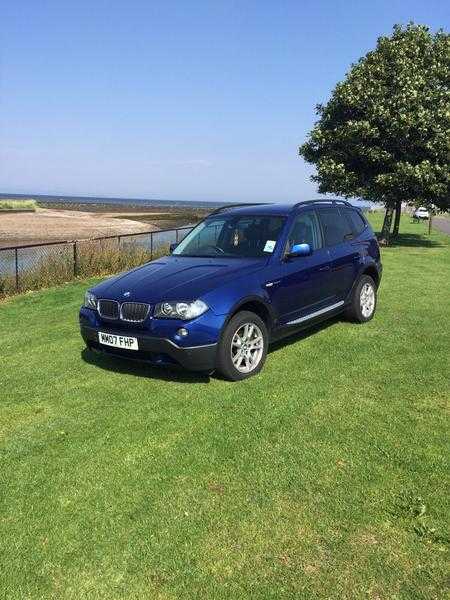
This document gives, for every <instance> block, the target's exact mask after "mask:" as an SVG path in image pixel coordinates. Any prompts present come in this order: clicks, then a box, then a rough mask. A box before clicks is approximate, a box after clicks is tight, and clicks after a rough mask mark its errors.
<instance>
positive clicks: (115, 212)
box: [0, 202, 211, 249]
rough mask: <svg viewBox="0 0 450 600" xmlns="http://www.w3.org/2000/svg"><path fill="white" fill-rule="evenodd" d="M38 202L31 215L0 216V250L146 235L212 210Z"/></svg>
mask: <svg viewBox="0 0 450 600" xmlns="http://www.w3.org/2000/svg"><path fill="white" fill-rule="evenodd" d="M55 204H56V203H53V202H51V203H50V202H49V203H44V202H38V209H37V210H36V211H35V212H33V213H23V212H22V213H18V212H14V213H12V212H11V213H7V212H3V213H1V214H0V249H1V248H6V247H10V246H22V245H29V244H43V243H45V242H58V241H61V242H63V241H66V240H71V241H73V240H78V239H80V240H82V239H90V238H96V237H104V236H110V235H111V236H116V235H125V234H133V233H147V232H150V231H158V230H162V229H175V228H177V227H183V226H186V225H191V224H194V223H196V222H198V221H199V220H201V219H202V218H204V217H205V216H206V215H207V214H208V213H209V212H211V209H195V210H193V209H190V208H189V209H187V210H186V209H185V207H155V206H148V207H145V208H144V207H142V206H140V207H137V206H132V205H130V206H128V205H124V204H122V205H111V204H102V205H99V204H95V205H93V204H87V205H86V204H82V203H78V204H76V205H73V204H71V205H70V207H69V206H68V204H69V203H65V202H64V203H60V204H59V205H57V206H55Z"/></svg>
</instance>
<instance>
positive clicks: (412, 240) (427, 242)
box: [388, 233, 445, 248]
mask: <svg viewBox="0 0 450 600" xmlns="http://www.w3.org/2000/svg"><path fill="white" fill-rule="evenodd" d="M444 245H445V244H443V243H442V242H440V241H439V240H432V239H430V238H429V237H426V236H424V235H423V234H420V233H399V234H398V236H397V237H395V238H394V237H393V238H391V241H390V244H389V246H388V247H389V248H395V247H397V246H398V247H401V248H439V247H441V248H442V247H443V246H444Z"/></svg>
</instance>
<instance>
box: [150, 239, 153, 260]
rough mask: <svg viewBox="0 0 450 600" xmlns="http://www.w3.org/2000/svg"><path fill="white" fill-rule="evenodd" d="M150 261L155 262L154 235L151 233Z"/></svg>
mask: <svg viewBox="0 0 450 600" xmlns="http://www.w3.org/2000/svg"><path fill="white" fill-rule="evenodd" d="M150 260H153V233H150Z"/></svg>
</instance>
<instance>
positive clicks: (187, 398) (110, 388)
mask: <svg viewBox="0 0 450 600" xmlns="http://www.w3.org/2000/svg"><path fill="white" fill-rule="evenodd" d="M374 218H375V219H378V218H379V217H377V216H375V217H374ZM402 228H403V229H404V230H405V234H404V235H403V236H402V238H401V240H400V242H399V245H398V246H396V247H392V248H390V249H387V250H384V251H383V260H384V276H383V281H382V285H381V289H380V294H379V305H378V312H377V314H376V316H375V318H374V320H373V321H371V322H370V323H369V324H367V325H359V326H358V325H354V324H350V323H347V322H345V321H341V320H336V321H334V322H333V323H331V324H328V325H326V326H323V327H321V328H319V329H316V330H314V331H311V332H309V333H306V334H302V335H299V336H297V337H295V338H293V339H291V340H288V341H287V342H286V343H285V344H280V345H277V346H276V347H275V348H274V349H273V350H272V352H271V353H270V355H269V357H268V359H267V363H266V366H265V368H264V370H263V372H262V373H261V374H260V375H259V376H257V377H255V378H251V379H249V380H247V381H244V382H242V383H237V384H236V383H229V382H226V381H223V380H220V379H217V378H214V377H212V378H210V379H207V378H206V377H203V378H202V377H198V376H195V375H190V374H188V373H184V372H178V373H177V372H167V371H160V370H154V369H151V368H149V367H147V366H136V365H134V364H129V363H124V362H120V361H119V360H117V359H108V358H106V357H101V356H99V357H97V356H90V355H89V354H85V353H83V344H82V341H81V339H80V337H79V335H78V325H77V309H78V306H79V304H80V302H81V299H82V296H83V292H84V289H85V288H86V287H87V283H86V282H84V283H74V284H68V285H66V286H63V287H60V288H54V289H51V290H46V291H43V292H32V293H28V294H25V295H23V296H19V297H16V298H13V299H10V300H8V301H6V302H4V303H2V304H0V348H1V363H0V382H1V388H0V389H1V399H0V598H1V599H2V600H3V599H8V600H9V599H14V600H19V599H25V598H26V599H37V598H39V599H47V598H55V599H58V600H60V599H69V598H70V599H76V600H79V599H81V598H82V599H86V598H87V599H91V598H92V599H93V598H102V599H108V600H110V599H116V598H127V599H144V598H145V599H150V600H153V599H165V600H173V599H183V600H185V599H192V598H194V599H206V598H207V599H209V598H212V599H225V598H226V599H239V598H248V599H252V600H254V599H261V600H262V599H264V600H266V599H277V600H278V599H284V598H304V599H314V598H324V599H325V598H336V599H345V598H347V599H352V600H353V599H359V598H363V599H367V598H368V599H372V600H375V599H378V600H385V599H417V600H419V599H431V598H433V599H435V598H443V597H444V596H445V594H446V589H447V588H446V586H447V585H448V542H449V531H448V515H449V501H448V467H449V464H448V457H449V449H450V448H449V443H448V442H449V436H448V433H449V429H448V424H449V423H448V418H447V415H448V413H447V412H446V409H448V400H449V397H450V381H449V348H450V332H449V299H450V294H449V292H450V287H449V282H450V247H449V244H448V241H449V240H448V238H446V237H445V236H443V235H440V234H438V233H433V234H432V236H431V238H428V237H427V236H424V232H425V229H426V226H425V225H423V224H417V225H415V224H410V223H409V220H405V222H404V223H403V225H402Z"/></svg>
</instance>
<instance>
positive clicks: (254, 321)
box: [217, 310, 269, 381]
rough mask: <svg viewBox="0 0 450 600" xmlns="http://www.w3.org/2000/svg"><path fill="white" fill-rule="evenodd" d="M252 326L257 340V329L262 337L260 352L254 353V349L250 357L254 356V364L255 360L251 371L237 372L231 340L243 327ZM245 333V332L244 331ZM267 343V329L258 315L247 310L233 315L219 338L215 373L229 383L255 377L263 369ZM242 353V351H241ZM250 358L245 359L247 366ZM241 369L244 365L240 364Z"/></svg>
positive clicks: (234, 348)
mask: <svg viewBox="0 0 450 600" xmlns="http://www.w3.org/2000/svg"><path fill="white" fill-rule="evenodd" d="M246 324H248V325H254V326H255V327H256V329H255V328H253V332H254V333H255V334H258V339H259V337H260V336H259V333H258V331H257V330H258V329H259V332H260V333H261V337H262V340H263V342H262V352H261V353H258V352H257V351H256V349H254V350H255V351H254V354H252V355H251V356H255V362H256V359H258V360H257V363H256V364H255V366H254V368H251V370H249V371H247V372H243V371H242V370H239V368H237V367H236V365H235V364H234V362H233V360H232V352H235V357H236V352H237V350H236V346H235V345H233V350H232V342H233V338H234V337H235V335H237V336H238V337H241V336H239V335H238V334H239V332H240V331H241V330H242V328H244V327H245V325H246ZM244 331H245V330H244ZM268 343H269V335H268V332H267V327H266V324H265V323H264V321H263V320H262V319H261V317H258V315H256V314H255V313H253V312H250V311H247V310H243V311H241V312H239V313H237V314H235V315H234V316H233V317H232V318H231V319H230V321H229V322H228V323H227V325H226V327H225V329H224V331H223V333H222V336H221V340H220V342H219V347H218V349H217V371H218V372H219V373H220V374H221V375H222V376H223V377H225V379H229V380H230V381H241V380H242V379H247V377H251V376H252V375H256V373H259V372H260V371H261V369H262V368H263V365H264V362H265V360H266V356H267V347H268ZM258 349H259V345H258ZM242 352H243V350H242ZM236 360H238V361H239V357H236ZM245 360H246V359H245V357H243V363H245ZM251 360H252V359H251V358H248V359H247V363H246V364H249V365H250V363H251ZM241 368H245V365H244V364H242V367H241Z"/></svg>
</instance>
